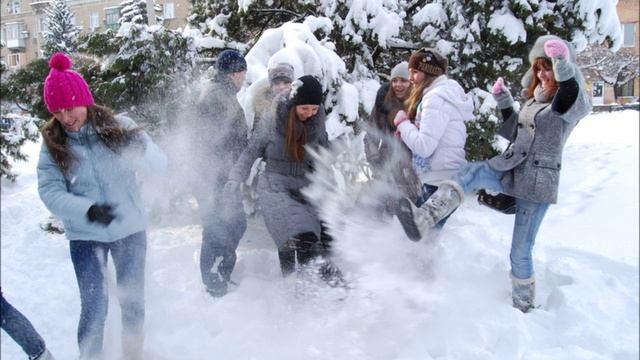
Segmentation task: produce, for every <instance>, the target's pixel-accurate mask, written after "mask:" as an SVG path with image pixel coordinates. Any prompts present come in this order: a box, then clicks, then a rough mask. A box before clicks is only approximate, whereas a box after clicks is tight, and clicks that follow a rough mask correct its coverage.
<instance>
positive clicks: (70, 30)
mask: <svg viewBox="0 0 640 360" xmlns="http://www.w3.org/2000/svg"><path fill="white" fill-rule="evenodd" d="M45 13H46V15H47V17H46V20H45V24H46V29H47V30H46V31H44V34H43V35H44V46H43V53H44V57H45V58H49V57H50V56H51V55H52V54H53V53H55V52H58V51H61V52H65V53H72V52H74V51H75V48H76V41H77V38H78V34H79V33H80V27H79V26H76V25H74V24H73V15H74V14H73V12H72V11H71V9H70V8H69V6H68V5H67V2H66V0H53V1H52V2H51V5H50V6H49V7H48V8H47V9H46V10H45Z"/></svg>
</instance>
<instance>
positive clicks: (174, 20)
mask: <svg viewBox="0 0 640 360" xmlns="http://www.w3.org/2000/svg"><path fill="white" fill-rule="evenodd" d="M1 1H2V8H1V11H0V22H1V23H2V26H1V29H2V44H3V47H2V51H1V52H0V57H1V58H2V60H4V62H5V63H6V64H7V67H9V68H10V69H17V68H20V67H23V66H25V65H26V64H28V63H29V62H30V61H32V60H34V59H37V58H38V57H41V56H42V51H41V48H42V45H43V43H44V38H43V35H42V34H43V31H45V30H46V29H45V26H46V24H45V18H46V14H45V9H46V8H47V7H48V6H49V3H50V1H48V0H45V1H40V0H33V1H32V0H1ZM120 2H121V0H68V4H69V7H70V8H71V11H72V12H73V13H74V22H75V24H76V25H78V26H80V28H81V31H82V32H92V31H96V32H101V31H105V30H107V29H118V27H119V24H118V19H119V18H120V9H121V6H120ZM189 7H190V2H189V0H155V1H153V0H149V5H148V12H149V22H150V23H156V21H157V20H156V19H157V18H156V17H161V18H162V20H161V22H162V24H163V25H164V26H165V27H167V28H169V29H176V28H178V27H182V26H184V25H185V24H186V19H187V16H188V14H189Z"/></svg>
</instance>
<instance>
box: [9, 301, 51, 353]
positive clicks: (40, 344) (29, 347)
mask: <svg viewBox="0 0 640 360" xmlns="http://www.w3.org/2000/svg"><path fill="white" fill-rule="evenodd" d="M0 298H1V303H0V323H1V325H2V326H1V327H2V329H3V330H4V331H6V332H7V334H9V336H11V338H12V339H13V340H14V341H15V342H16V343H18V345H20V347H21V348H22V350H24V352H25V354H27V356H29V359H35V358H37V357H38V356H40V355H41V354H42V353H43V352H44V350H45V349H46V346H45V344H44V340H42V337H41V336H40V334H38V332H37V331H36V329H34V328H33V325H31V322H30V321H29V319H27V318H26V317H25V316H24V315H22V313H20V311H18V310H17V309H16V308H14V307H13V306H11V304H9V302H8V301H7V300H5V299H4V295H2V291H0Z"/></svg>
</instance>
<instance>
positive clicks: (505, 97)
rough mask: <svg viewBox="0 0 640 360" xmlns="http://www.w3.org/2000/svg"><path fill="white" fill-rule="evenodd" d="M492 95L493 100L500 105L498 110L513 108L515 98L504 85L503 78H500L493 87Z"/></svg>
mask: <svg viewBox="0 0 640 360" xmlns="http://www.w3.org/2000/svg"><path fill="white" fill-rule="evenodd" d="M491 94H493V98H494V99H495V100H496V102H497V103H498V109H500V110H502V109H508V108H510V107H512V106H513V97H512V96H511V92H509V89H507V86H506V85H505V84H504V79H503V78H502V77H499V78H498V80H496V82H495V83H494V84H493V86H492V87H491Z"/></svg>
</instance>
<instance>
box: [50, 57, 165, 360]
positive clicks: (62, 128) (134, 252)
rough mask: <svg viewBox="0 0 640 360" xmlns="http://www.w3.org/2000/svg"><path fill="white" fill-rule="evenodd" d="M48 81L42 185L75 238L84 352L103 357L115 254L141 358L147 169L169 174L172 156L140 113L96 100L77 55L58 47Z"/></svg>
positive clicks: (130, 340) (126, 351)
mask: <svg viewBox="0 0 640 360" xmlns="http://www.w3.org/2000/svg"><path fill="white" fill-rule="evenodd" d="M49 66H50V68H51V70H50V72H49V75H48V76H47V78H46V80H45V83H44V101H45V103H46V105H47V108H48V110H49V112H51V113H52V114H53V117H52V118H51V119H50V120H49V121H47V122H46V123H45V125H44V126H43V127H42V129H41V132H42V137H43V145H42V148H41V150H40V159H39V161H38V192H39V194H40V198H41V199H42V201H43V202H44V204H45V205H46V207H47V208H48V209H49V210H50V211H51V212H52V213H53V214H54V215H56V216H57V217H59V218H60V219H61V220H62V222H63V224H64V229H65V234H66V236H67V238H68V239H69V240H70V242H69V248H70V252H71V261H72V262H73V267H74V270H75V274H76V279H77V281H78V288H79V290H80V303H81V311H80V322H79V325H78V345H79V348H80V359H94V358H101V356H102V355H101V354H102V342H103V334H104V324H105V319H106V316H107V309H108V298H109V297H108V286H107V280H106V274H107V259H108V254H109V253H111V258H112V259H113V263H114V266H115V270H116V280H117V287H118V299H119V301H120V306H121V309H122V349H123V358H125V359H141V358H142V349H143V340H144V331H143V330H144V329H143V328H144V314H145V309H144V267H145V254H146V247H147V239H146V227H147V220H146V214H145V210H144V207H143V203H142V200H141V196H140V190H139V185H138V180H139V176H143V175H145V173H146V174H153V175H154V176H158V175H162V173H163V171H164V170H165V168H166V156H165V155H164V153H163V152H162V151H161V150H160V148H158V147H157V145H155V144H154V143H153V142H152V140H151V138H150V137H149V136H148V135H147V134H146V133H145V132H143V131H142V130H141V129H140V128H139V127H138V126H137V125H136V124H135V123H134V122H133V120H131V119H129V118H127V117H125V116H115V115H113V112H112V111H111V110H110V109H109V108H107V107H103V106H99V105H96V104H95V102H94V99H93V95H92V94H91V90H90V89H89V86H88V85H87V83H86V81H85V80H84V78H83V77H82V75H80V74H79V73H77V72H75V71H73V70H71V66H72V62H71V59H70V58H69V57H68V56H66V55H65V54H63V53H56V54H54V55H53V56H52V57H51V59H50V61H49Z"/></svg>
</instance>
